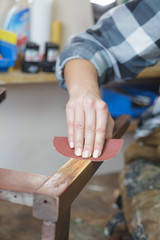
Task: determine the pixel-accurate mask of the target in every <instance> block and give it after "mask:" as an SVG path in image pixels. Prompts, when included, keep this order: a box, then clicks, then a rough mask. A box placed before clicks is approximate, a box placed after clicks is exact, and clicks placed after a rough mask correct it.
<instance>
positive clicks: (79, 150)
mask: <svg viewBox="0 0 160 240" xmlns="http://www.w3.org/2000/svg"><path fill="white" fill-rule="evenodd" d="M75 155H76V156H77V157H79V156H81V155H82V150H81V149H80V148H77V149H76V151H75Z"/></svg>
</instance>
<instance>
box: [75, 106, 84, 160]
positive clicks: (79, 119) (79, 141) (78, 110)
mask: <svg viewBox="0 0 160 240" xmlns="http://www.w3.org/2000/svg"><path fill="white" fill-rule="evenodd" d="M84 126H85V125H84V110H83V107H82V103H81V102H78V103H77V104H76V107H75V118H74V139H75V155H76V156H82V151H83V142H84Z"/></svg>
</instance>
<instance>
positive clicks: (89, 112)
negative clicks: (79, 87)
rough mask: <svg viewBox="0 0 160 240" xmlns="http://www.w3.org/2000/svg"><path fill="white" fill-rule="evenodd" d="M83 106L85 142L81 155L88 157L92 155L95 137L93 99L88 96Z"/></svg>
mask: <svg viewBox="0 0 160 240" xmlns="http://www.w3.org/2000/svg"><path fill="white" fill-rule="evenodd" d="M84 108H85V142H84V149H83V154H82V156H83V157H84V158H88V157H90V156H91V155H92V152H93V148H94V139H95V128H96V119H95V115H96V114H95V100H94V99H90V98H88V99H87V100H86V101H85V104H84Z"/></svg>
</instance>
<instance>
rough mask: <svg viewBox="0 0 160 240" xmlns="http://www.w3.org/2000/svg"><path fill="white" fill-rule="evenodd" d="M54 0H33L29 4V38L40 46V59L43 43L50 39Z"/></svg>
mask: <svg viewBox="0 0 160 240" xmlns="http://www.w3.org/2000/svg"><path fill="white" fill-rule="evenodd" d="M53 2H54V0H33V2H32V4H31V18H30V19H31V22H30V40H31V41H32V42H35V43H36V44H38V45H39V46H40V57H41V60H42V59H43V58H44V54H45V44H46V42H48V41H50V35H51V21H52V9H53Z"/></svg>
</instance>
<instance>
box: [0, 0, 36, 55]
mask: <svg viewBox="0 0 160 240" xmlns="http://www.w3.org/2000/svg"><path fill="white" fill-rule="evenodd" d="M30 3H31V0H13V1H12V5H11V6H10V8H9V9H8V10H7V14H5V17H4V18H3V19H2V21H1V27H2V29H4V30H8V31H11V32H14V33H15V34H16V35H17V47H18V53H24V50H25V46H26V43H27V41H28V39H29V25H30Z"/></svg>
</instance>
